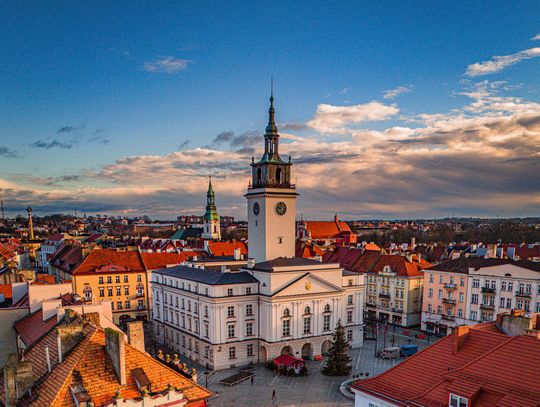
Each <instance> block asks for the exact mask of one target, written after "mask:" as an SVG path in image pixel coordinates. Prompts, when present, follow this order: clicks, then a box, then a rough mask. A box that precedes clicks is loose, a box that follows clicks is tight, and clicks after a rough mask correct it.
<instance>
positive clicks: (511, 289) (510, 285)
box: [508, 281, 514, 291]
mask: <svg viewBox="0 0 540 407" xmlns="http://www.w3.org/2000/svg"><path fill="white" fill-rule="evenodd" d="M513 290H514V282H513V281H509V282H508V291H513Z"/></svg>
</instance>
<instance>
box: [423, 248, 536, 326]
mask: <svg viewBox="0 0 540 407" xmlns="http://www.w3.org/2000/svg"><path fill="white" fill-rule="evenodd" d="M424 274H425V284H424V294H423V297H424V301H423V306H422V329H423V330H426V331H428V332H432V333H435V334H437V335H447V334H449V333H451V332H452V331H453V329H454V328H455V327H456V326H458V325H463V324H465V325H474V324H476V323H478V322H488V321H493V320H494V319H495V316H496V315H497V314H498V313H501V312H508V311H510V310H512V309H519V310H523V311H524V312H525V314H528V313H530V312H540V263H539V262H533V261H529V260H518V261H515V260H512V259H497V258H478V257H461V258H458V259H454V260H449V261H446V262H443V263H441V264H438V265H436V266H433V267H431V268H428V269H426V270H424Z"/></svg>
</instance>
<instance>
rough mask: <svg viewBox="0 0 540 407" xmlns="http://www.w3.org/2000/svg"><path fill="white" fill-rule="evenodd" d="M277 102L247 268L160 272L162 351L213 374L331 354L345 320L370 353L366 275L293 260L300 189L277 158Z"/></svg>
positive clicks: (155, 284) (257, 166)
mask: <svg viewBox="0 0 540 407" xmlns="http://www.w3.org/2000/svg"><path fill="white" fill-rule="evenodd" d="M278 144H279V134H278V133H277V128H276V126H275V123H274V108H273V98H271V107H270V110H269V124H268V126H267V128H266V134H265V153H264V155H263V157H262V158H261V160H260V161H259V162H257V163H255V162H253V163H252V164H251V166H252V175H253V178H252V183H251V184H250V187H249V189H248V192H247V194H246V195H245V197H246V198H247V201H248V205H247V206H248V208H247V209H248V239H249V240H248V250H249V262H248V267H247V268H245V269H243V270H242V271H240V272H219V273H218V272H210V271H207V270H201V269H194V268H191V267H187V266H178V267H172V268H170V269H163V270H156V271H154V272H153V273H152V281H151V289H152V291H153V293H152V297H153V321H154V323H155V333H156V338H157V341H158V345H159V344H163V345H164V346H166V347H167V348H169V349H168V350H170V351H177V352H178V353H181V354H183V355H186V356H188V357H189V358H191V359H193V360H195V361H197V362H198V363H200V364H202V365H206V366H208V367H209V368H212V369H223V368H228V367H232V366H241V365H246V364H251V363H262V362H266V361H267V360H272V359H274V358H275V357H277V356H279V355H280V354H282V353H287V354H291V355H294V356H296V357H304V358H308V359H309V358H313V357H314V356H317V355H321V354H324V353H326V351H327V350H328V348H329V346H330V339H331V334H332V333H333V332H334V329H335V327H336V324H337V322H338V320H341V322H342V324H343V325H344V326H345V330H346V333H347V338H348V340H349V343H350V345H351V346H352V347H356V346H361V345H362V344H363V328H362V327H363V303H364V301H365V299H364V276H363V275H361V274H356V273H344V271H343V270H342V269H341V268H340V267H339V264H323V263H321V262H318V261H315V260H310V259H304V258H295V257H294V254H295V218H296V198H297V196H298V194H297V193H296V190H295V186H294V185H293V184H291V183H290V168H291V165H292V164H291V162H290V160H289V162H285V161H283V160H282V159H281V158H280V156H279V154H278V151H279V150H278V148H279V146H278Z"/></svg>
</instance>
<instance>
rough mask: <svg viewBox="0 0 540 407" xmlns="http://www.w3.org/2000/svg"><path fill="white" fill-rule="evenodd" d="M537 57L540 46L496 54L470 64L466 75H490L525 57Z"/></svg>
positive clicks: (539, 52) (539, 53) (539, 55)
mask: <svg viewBox="0 0 540 407" xmlns="http://www.w3.org/2000/svg"><path fill="white" fill-rule="evenodd" d="M535 38H536V37H535ZM536 57H540V48H530V49H526V50H523V51H519V52H516V53H515V54H511V55H504V56H494V57H493V58H491V60H489V61H484V62H477V63H474V64H471V65H469V66H468V67H467V70H466V71H465V75H466V76H470V77H475V76H481V75H489V74H492V73H496V72H500V71H502V70H503V69H505V68H508V67H509V66H512V65H515V64H517V63H518V62H520V61H523V60H525V59H531V58H536Z"/></svg>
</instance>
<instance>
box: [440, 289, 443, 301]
mask: <svg viewBox="0 0 540 407" xmlns="http://www.w3.org/2000/svg"><path fill="white" fill-rule="evenodd" d="M442 297H443V292H442V290H439V300H442Z"/></svg>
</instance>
